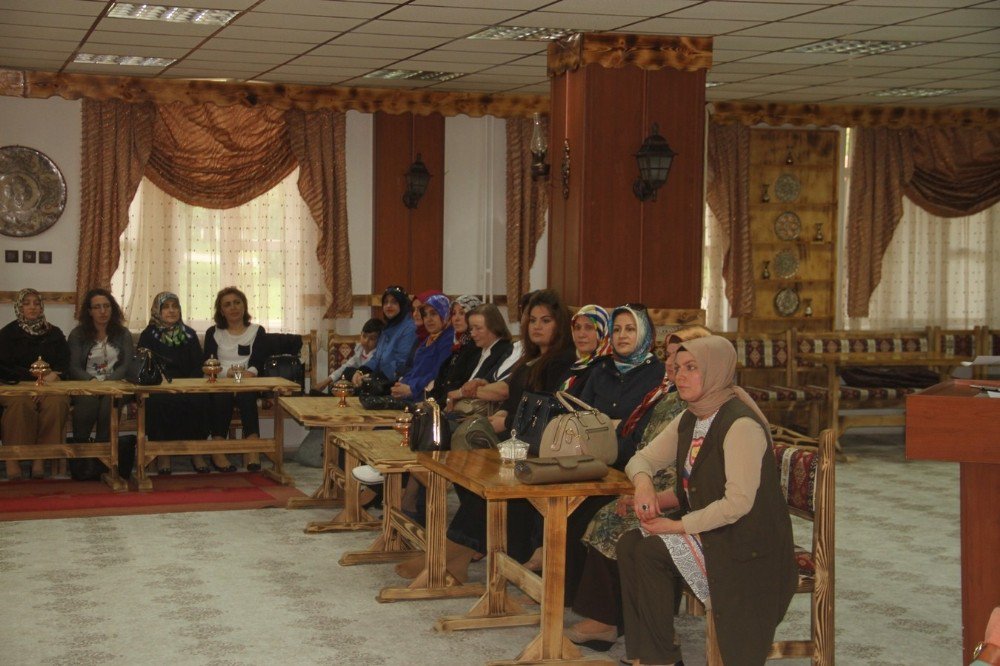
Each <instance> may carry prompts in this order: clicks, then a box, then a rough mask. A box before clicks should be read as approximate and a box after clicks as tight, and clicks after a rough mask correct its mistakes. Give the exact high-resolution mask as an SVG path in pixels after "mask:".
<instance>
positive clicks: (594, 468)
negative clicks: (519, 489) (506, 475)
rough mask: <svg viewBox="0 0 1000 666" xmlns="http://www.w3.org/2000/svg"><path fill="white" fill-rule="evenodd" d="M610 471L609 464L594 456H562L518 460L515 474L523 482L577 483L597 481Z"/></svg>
mask: <svg viewBox="0 0 1000 666" xmlns="http://www.w3.org/2000/svg"><path fill="white" fill-rule="evenodd" d="M607 473H608V466H607V465H605V464H604V463H602V462H601V461H600V460H597V459H596V458H594V457H593V456H560V457H558V458H529V459H527V460H518V461H517V463H515V465H514V476H515V478H517V480H518V481H520V482H521V483H529V484H536V483H575V482H577V481H596V480H597V479H603V478H604V477H605V476H606V475H607Z"/></svg>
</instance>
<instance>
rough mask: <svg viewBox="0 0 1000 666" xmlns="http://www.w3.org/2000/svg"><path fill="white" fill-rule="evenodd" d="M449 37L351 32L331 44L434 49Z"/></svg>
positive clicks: (446, 41) (444, 42)
mask: <svg viewBox="0 0 1000 666" xmlns="http://www.w3.org/2000/svg"><path fill="white" fill-rule="evenodd" d="M448 41H449V38H447V37H409V36H406V35H370V34H365V33H360V32H349V33H347V34H344V35H340V36H339V37H337V38H336V39H335V40H334V41H332V42H330V43H331V44H336V45H338V46H367V47H369V48H386V47H388V48H396V49H432V48H434V47H437V46H441V45H443V44H447V43H448Z"/></svg>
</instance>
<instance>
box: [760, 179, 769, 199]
mask: <svg viewBox="0 0 1000 666" xmlns="http://www.w3.org/2000/svg"><path fill="white" fill-rule="evenodd" d="M769 187H771V184H770V183H761V186H760V202H761V203H771V195H770V194H768V193H767V188H769Z"/></svg>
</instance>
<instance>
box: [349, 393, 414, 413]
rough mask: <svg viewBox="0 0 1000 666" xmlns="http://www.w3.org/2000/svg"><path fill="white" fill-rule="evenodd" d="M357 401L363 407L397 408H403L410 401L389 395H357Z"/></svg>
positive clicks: (406, 406)
mask: <svg viewBox="0 0 1000 666" xmlns="http://www.w3.org/2000/svg"><path fill="white" fill-rule="evenodd" d="M358 401H359V402H360V403H361V406H362V407H364V408H365V409H397V410H400V411H402V410H405V409H406V408H408V407H410V406H411V403H409V402H406V401H405V400H399V399H398V398H393V397H392V396H391V395H359V396H358Z"/></svg>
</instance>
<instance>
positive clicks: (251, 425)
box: [205, 287, 267, 472]
mask: <svg viewBox="0 0 1000 666" xmlns="http://www.w3.org/2000/svg"><path fill="white" fill-rule="evenodd" d="M265 346H266V345H265V344H264V327H263V326H261V325H259V324H251V323H250V313H249V312H247V297H246V294H244V293H243V292H242V291H240V290H239V289H237V288H236V287H226V288H225V289H223V290H222V291H220V292H219V293H218V295H216V297H215V326H212V327H211V328H209V329H208V330H207V331H205V358H206V359H207V358H209V357H210V356H214V357H215V358H217V359H218V360H219V363H221V364H222V375H223V376H224V377H232V376H233V373H234V369H233V367H234V366H236V365H238V364H239V365H242V366H243V367H244V370H243V374H244V376H246V377H256V376H257V375H258V374H260V371H259V368H262V367H264V361H266V360H267V358H266V357H265V354H266V350H265V349H264V347H265ZM233 403H235V404H236V408H237V409H238V410H239V411H240V421H241V422H242V423H243V439H257V438H259V437H260V421H259V418H258V414H257V394H256V393H210V394H209V419H210V430H211V433H212V439H228V437H229V424H230V423H231V422H232V420H233ZM212 466H213V467H215V469H216V470H218V471H220V472H235V471H236V466H235V465H233V464H231V463H230V462H229V458H227V457H226V455H225V454H224V453H213V454H212ZM246 466H247V471H248V472H255V471H257V470H259V469H260V454H257V453H248V454H247V455H246Z"/></svg>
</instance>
